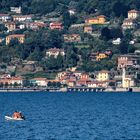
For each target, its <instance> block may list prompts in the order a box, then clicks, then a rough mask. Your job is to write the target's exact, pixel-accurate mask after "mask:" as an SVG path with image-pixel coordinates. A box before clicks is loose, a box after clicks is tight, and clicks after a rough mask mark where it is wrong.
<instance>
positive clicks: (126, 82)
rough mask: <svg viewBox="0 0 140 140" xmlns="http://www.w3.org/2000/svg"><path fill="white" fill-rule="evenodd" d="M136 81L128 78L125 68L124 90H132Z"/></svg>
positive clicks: (123, 76) (123, 74)
mask: <svg viewBox="0 0 140 140" xmlns="http://www.w3.org/2000/svg"><path fill="white" fill-rule="evenodd" d="M134 84H135V82H134V80H133V79H132V78H131V77H128V76H126V70H125V68H123V70H122V87H123V88H130V87H134Z"/></svg>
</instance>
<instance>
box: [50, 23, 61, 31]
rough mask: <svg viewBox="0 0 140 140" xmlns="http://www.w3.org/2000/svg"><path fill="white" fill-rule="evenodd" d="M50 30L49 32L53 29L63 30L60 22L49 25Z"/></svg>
mask: <svg viewBox="0 0 140 140" xmlns="http://www.w3.org/2000/svg"><path fill="white" fill-rule="evenodd" d="M50 29H51V30H54V29H56V30H62V29H63V25H62V23H61V22H52V23H50Z"/></svg>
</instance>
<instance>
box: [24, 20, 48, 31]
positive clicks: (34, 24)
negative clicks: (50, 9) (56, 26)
mask: <svg viewBox="0 0 140 140" xmlns="http://www.w3.org/2000/svg"><path fill="white" fill-rule="evenodd" d="M44 27H47V25H46V24H45V23H44V22H28V23H26V28H29V29H32V30H37V29H40V28H44Z"/></svg>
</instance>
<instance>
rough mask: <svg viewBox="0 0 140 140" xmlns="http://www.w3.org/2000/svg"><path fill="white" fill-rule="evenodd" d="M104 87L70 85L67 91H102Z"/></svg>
mask: <svg viewBox="0 0 140 140" xmlns="http://www.w3.org/2000/svg"><path fill="white" fill-rule="evenodd" d="M104 90H105V88H88V87H72V88H68V89H67V91H68V92H103V91H104Z"/></svg>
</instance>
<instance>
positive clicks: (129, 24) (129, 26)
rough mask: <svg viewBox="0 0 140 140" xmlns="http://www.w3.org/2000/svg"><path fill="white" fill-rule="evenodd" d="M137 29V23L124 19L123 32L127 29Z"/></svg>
mask: <svg viewBox="0 0 140 140" xmlns="http://www.w3.org/2000/svg"><path fill="white" fill-rule="evenodd" d="M135 27H136V23H135V21H134V20H133V19H128V18H126V19H124V21H123V24H122V28H123V30H126V29H134V28H135Z"/></svg>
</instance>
